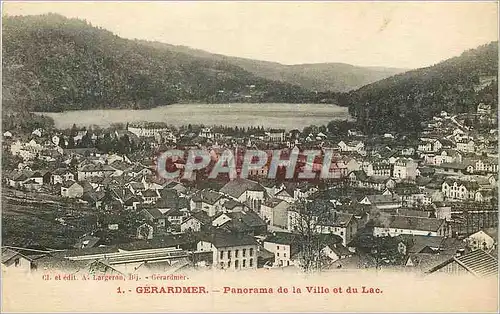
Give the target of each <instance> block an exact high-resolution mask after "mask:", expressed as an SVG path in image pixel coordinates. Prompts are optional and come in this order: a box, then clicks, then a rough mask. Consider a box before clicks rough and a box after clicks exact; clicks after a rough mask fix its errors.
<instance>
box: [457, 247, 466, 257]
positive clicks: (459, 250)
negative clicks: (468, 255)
mask: <svg viewBox="0 0 500 314" xmlns="http://www.w3.org/2000/svg"><path fill="white" fill-rule="evenodd" d="M464 254H465V249H458V250H457V253H456V254H455V257H460V256H463V255H464Z"/></svg>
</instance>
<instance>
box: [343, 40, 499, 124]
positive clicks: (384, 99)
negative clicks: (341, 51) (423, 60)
mask: <svg viewBox="0 0 500 314" xmlns="http://www.w3.org/2000/svg"><path fill="white" fill-rule="evenodd" d="M496 77H498V42H492V43H490V44H487V45H483V46H481V47H478V48H477V49H472V50H469V51H466V52H464V53H462V54H461V55H460V56H458V57H454V58H451V59H448V60H445V61H443V62H441V63H438V64H436V65H433V66H430V67H427V68H422V69H418V70H413V71H409V72H406V73H403V74H398V75H395V76H393V77H390V78H387V79H384V80H381V81H378V82H375V83H373V84H370V85H367V86H364V87H362V88H360V89H358V90H356V91H352V92H350V93H349V94H347V95H346V98H345V103H343V105H349V111H350V113H351V115H353V116H355V117H356V118H357V122H358V125H359V127H360V128H361V129H362V130H363V131H365V132H375V133H381V132H387V131H404V130H415V131H418V130H419V129H420V128H421V122H422V121H424V120H426V119H429V118H431V117H432V116H433V115H436V114H438V113H439V112H441V111H442V110H445V111H447V112H449V113H452V114H455V113H461V112H475V110H476V107H477V105H478V104H479V103H481V102H483V103H486V104H490V105H492V107H493V108H497V105H498V81H497V79H496ZM494 78H495V81H494V82H491V83H490V84H488V81H491V80H493V79H494ZM485 82H486V83H485Z"/></svg>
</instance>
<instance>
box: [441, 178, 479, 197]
mask: <svg viewBox="0 0 500 314" xmlns="http://www.w3.org/2000/svg"><path fill="white" fill-rule="evenodd" d="M479 191H480V185H479V183H478V182H477V181H469V180H462V179H460V178H456V177H451V178H446V179H445V180H444V182H443V183H442V185H441V192H443V195H444V196H445V197H446V198H449V199H457V200H477V201H483V200H482V197H483V195H482V194H481V193H480V194H479V195H476V193H477V192H479ZM476 198H477V199H476Z"/></svg>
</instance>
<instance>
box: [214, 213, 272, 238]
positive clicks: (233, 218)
mask: <svg viewBox="0 0 500 314" xmlns="http://www.w3.org/2000/svg"><path fill="white" fill-rule="evenodd" d="M212 227H214V228H217V229H220V230H225V231H228V232H232V233H244V234H249V235H261V234H265V233H266V231H267V224H266V222H265V221H264V220H263V219H262V218H260V217H259V215H258V214H257V213H255V212H253V211H242V212H231V213H220V214H219V215H217V216H215V217H214V218H213V220H212Z"/></svg>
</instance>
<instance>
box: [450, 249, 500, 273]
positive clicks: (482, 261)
mask: <svg viewBox="0 0 500 314" xmlns="http://www.w3.org/2000/svg"><path fill="white" fill-rule="evenodd" d="M454 260H455V261H456V262H457V263H458V264H460V265H461V266H463V267H464V268H465V269H467V270H468V271H469V272H471V273H473V274H474V275H476V276H478V277H486V276H492V275H497V274H498V260H497V259H496V258H495V257H493V256H491V255H490V254H488V253H486V252H485V251H483V250H481V249H479V250H475V251H472V252H470V253H468V254H465V255H463V256H459V257H455V258H454Z"/></svg>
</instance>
